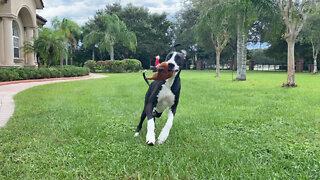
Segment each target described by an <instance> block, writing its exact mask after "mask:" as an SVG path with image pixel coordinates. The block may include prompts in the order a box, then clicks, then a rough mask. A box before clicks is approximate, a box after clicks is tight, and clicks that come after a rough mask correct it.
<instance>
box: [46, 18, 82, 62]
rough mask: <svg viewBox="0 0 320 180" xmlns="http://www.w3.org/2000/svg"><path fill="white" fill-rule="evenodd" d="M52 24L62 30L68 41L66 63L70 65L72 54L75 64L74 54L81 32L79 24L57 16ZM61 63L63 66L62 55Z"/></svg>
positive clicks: (56, 28)
mask: <svg viewBox="0 0 320 180" xmlns="http://www.w3.org/2000/svg"><path fill="white" fill-rule="evenodd" d="M52 26H53V28H54V29H55V30H57V31H61V32H62V34H63V35H64V36H65V37H66V39H67V41H68V53H67V54H66V65H68V55H69V54H70V58H71V62H70V64H71V65H72V64H73V59H72V55H73V52H74V51H76V50H77V47H78V40H77V39H78V38H79V36H80V34H81V28H80V27H79V25H78V24H77V23H76V22H74V21H72V20H70V19H67V18H63V19H62V21H60V20H59V19H58V18H57V17H55V18H54V19H53V20H52ZM60 64H61V65H62V66H63V57H62V56H61V57H60Z"/></svg>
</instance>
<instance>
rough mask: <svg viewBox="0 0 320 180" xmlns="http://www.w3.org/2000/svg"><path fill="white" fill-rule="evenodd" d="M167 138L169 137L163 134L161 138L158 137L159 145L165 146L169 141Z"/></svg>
mask: <svg viewBox="0 0 320 180" xmlns="http://www.w3.org/2000/svg"><path fill="white" fill-rule="evenodd" d="M167 137H168V136H165V135H163V134H162V133H161V134H160V136H159V137H158V143H159V144H163V143H164V142H165V141H166V140H167Z"/></svg>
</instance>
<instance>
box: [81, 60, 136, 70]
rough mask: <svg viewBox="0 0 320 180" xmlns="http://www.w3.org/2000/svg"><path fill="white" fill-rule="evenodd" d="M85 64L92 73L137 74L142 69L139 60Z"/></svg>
mask: <svg viewBox="0 0 320 180" xmlns="http://www.w3.org/2000/svg"><path fill="white" fill-rule="evenodd" d="M84 64H85V66H86V67H88V68H89V69H90V72H107V73H123V72H137V71H139V70H141V69H142V65H141V62H140V61H139V60H137V59H124V60H113V61H110V60H106V61H95V60H88V61H86V62H85V63H84Z"/></svg>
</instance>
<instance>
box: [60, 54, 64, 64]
mask: <svg viewBox="0 0 320 180" xmlns="http://www.w3.org/2000/svg"><path fill="white" fill-rule="evenodd" d="M60 66H61V67H63V56H62V55H61V54H60Z"/></svg>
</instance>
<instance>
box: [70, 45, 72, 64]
mask: <svg viewBox="0 0 320 180" xmlns="http://www.w3.org/2000/svg"><path fill="white" fill-rule="evenodd" d="M72 53H73V52H72V48H70V65H73V57H72Z"/></svg>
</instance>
